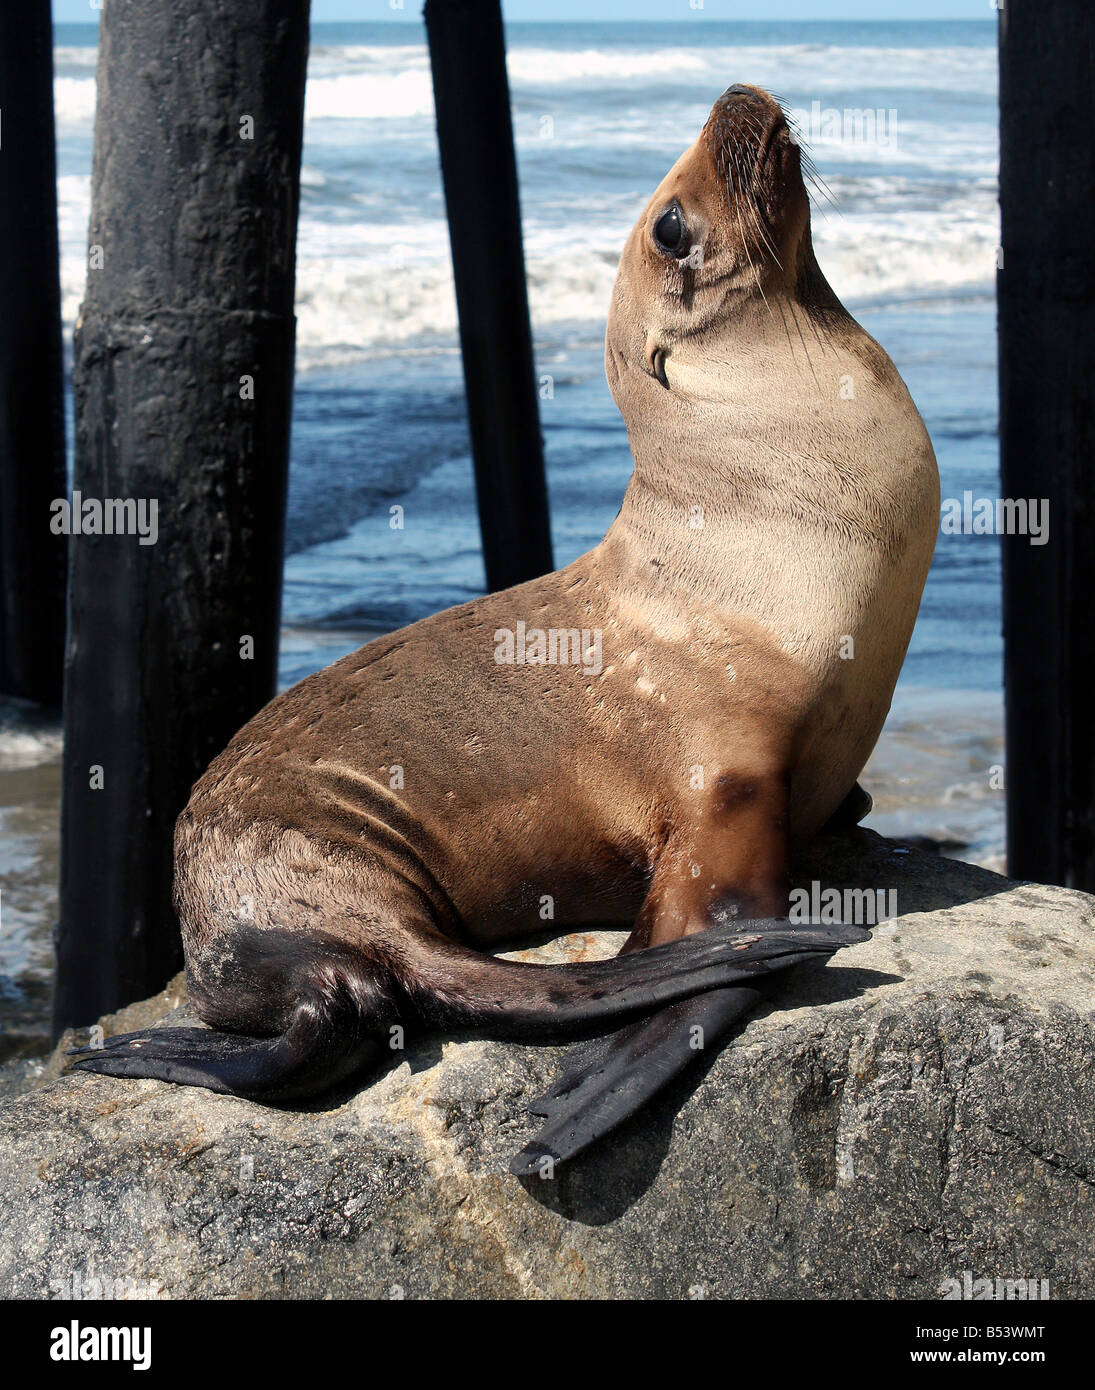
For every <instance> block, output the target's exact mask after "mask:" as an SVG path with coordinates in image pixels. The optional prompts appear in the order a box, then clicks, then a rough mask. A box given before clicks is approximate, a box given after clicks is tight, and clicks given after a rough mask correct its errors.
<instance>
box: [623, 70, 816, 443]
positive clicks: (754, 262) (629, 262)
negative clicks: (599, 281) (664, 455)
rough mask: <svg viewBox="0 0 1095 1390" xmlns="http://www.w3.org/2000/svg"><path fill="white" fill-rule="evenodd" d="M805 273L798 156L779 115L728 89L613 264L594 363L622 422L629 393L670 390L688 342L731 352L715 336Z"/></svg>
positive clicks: (764, 310)
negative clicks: (599, 353) (599, 357)
mask: <svg viewBox="0 0 1095 1390" xmlns="http://www.w3.org/2000/svg"><path fill="white" fill-rule="evenodd" d="M813 272H816V262H815V261H814V258H813V250H812V246H811V241H810V203H809V198H808V196H807V192H806V187H805V184H804V181H803V172H802V152H801V150H800V148H799V145H798V143H797V142H796V140H795V139H794V137H793V134H792V131H791V129H790V127H789V126H788V123H787V118H786V116H785V115H784V112H783V110H782V108H781V106H780V104H779V102H778V101H776V99H775V98H774V97H772V96H770V95H769V94H768V93H767V92H765V91H763V90H762V89H761V88H759V87H749V86H741V85H738V86H733V87H730V88H728V89H727V90H726V91H725V92H724V93H723V94H722V96H721V97H719V99H718V101H716V102H715V105H714V107H713V108H712V110H711V115H710V116H709V118H708V120H707V124H706V125H705V126H704V128H703V130H702V131H701V132H700V135H699V137H698V139H697V140H696V141H695V143H694V144H693V145H692V146H691V147H690V148H689V149H688V150H686V151H685V152H684V154H683V155H681V157H680V159H678V160H677V162H676V164H674V166H673V168H672V169H670V171H669V173H668V174H667V175H666V176H665V178H664V179H663V180H662V182H661V184H660V185H659V186H658V189H657V191H656V192H655V194H654V196H653V197H652V198H651V199H650V201H649V202H648V203H647V205H646V208H645V210H644V211H643V214H642V216H641V217H640V218H639V220H638V222H637V223H636V224H635V227H634V229H633V230H632V232H631V235H630V237H629V238H628V241H627V244H626V246H625V247H624V252H623V255H622V257H621V259H620V268H619V272H618V274H617V278H616V285H615V289H614V291H613V298H612V307H611V310H610V312H609V321H608V333H607V337H606V353H605V365H606V372H607V375H608V381H609V385H610V387H611V388H612V392H613V395H614V396H615V398H616V402H617V404H618V405H619V407H620V409H621V411H622V412H623V414H624V417H625V419H627V418H628V414H629V411H628V403H629V397H630V395H631V394H632V392H633V390H634V389H636V388H638V389H640V390H642V391H643V392H645V391H646V390H647V389H648V388H649V386H650V385H651V384H652V383H657V384H659V385H660V386H661V387H662V388H663V389H671V388H672V386H673V385H674V384H676V383H674V381H673V377H674V367H675V366H677V367H680V366H682V365H684V362H685V359H686V358H687V357H689V356H691V357H692V358H693V359H694V360H695V359H697V358H698V356H699V354H698V353H695V352H689V351H687V349H688V347H689V345H691V346H693V347H695V346H697V345H700V344H702V349H703V352H704V355H705V356H706V357H710V356H711V354H712V351H714V353H715V355H716V356H727V355H729V356H732V355H733V353H732V352H731V351H730V349H729V348H728V346H727V342H726V340H727V339H728V338H732V337H734V336H735V335H737V336H738V337H739V338H742V337H744V334H743V328H744V327H746V326H750V327H752V328H755V327H756V325H757V324H758V322H759V321H760V320H759V317H758V316H759V315H764V316H766V317H768V318H771V317H772V316H773V307H772V302H773V300H780V299H788V298H790V299H794V298H801V297H802V296H803V294H804V293H805V292H806V290H807V287H808V285H809V284H810V283H811V282H812V281H813V279H814V276H813ZM818 279H820V273H818ZM821 283H822V284H823V283H824V282H823V281H822V282H821ZM825 288H826V289H827V286H826V287H825ZM828 294H829V295H830V296H831V294H832V292H831V291H828ZM751 336H754V337H755V334H752V335H751ZM720 349H721V350H720ZM647 399H649V397H647Z"/></svg>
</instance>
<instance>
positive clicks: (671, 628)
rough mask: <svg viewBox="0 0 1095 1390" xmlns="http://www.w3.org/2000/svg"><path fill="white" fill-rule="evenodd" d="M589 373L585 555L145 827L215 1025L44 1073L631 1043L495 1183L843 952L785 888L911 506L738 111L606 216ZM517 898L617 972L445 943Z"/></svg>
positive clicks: (745, 101) (821, 806)
mask: <svg viewBox="0 0 1095 1390" xmlns="http://www.w3.org/2000/svg"><path fill="white" fill-rule="evenodd" d="M605 365H606V372H607V376H608V382H609V385H610V387H611V390H612V393H613V396H614V398H615V400H616V403H617V405H618V406H619V408H620V411H621V413H622V415H623V418H624V420H625V422H626V425H627V431H628V437H629V440H630V444H631V448H632V452H633V454H634V462H635V469H634V475H633V477H632V478H631V481H630V483H629V485H628V488H627V492H626V495H625V497H624V500H623V504H622V507H621V510H620V513H619V515H618V516H617V518H616V520H615V521H614V522H613V524H612V526H611V527H610V529H609V531H608V533H607V535H606V536H605V538H604V540H603V541H602V542H601V544H600V545H598V546H597V547H596V548H595V549H594V550H592V551H591V552H589V553H588V554H587V555H584V556H582V557H581V558H580V559H578V560H577V561H575V562H574V564H572V565H569V566H567V568H565V569H563V570H560V571H558V572H556V573H553V574H549V575H546V576H545V577H543V578H541V579H537V580H534V581H532V582H531V583H526V584H521V585H519V586H517V587H516V588H513V589H509V590H506V591H505V592H502V593H495V594H490V595H488V596H486V597H484V598H480V599H477V600H476V601H475V602H473V603H468V604H465V605H462V606H461V607H458V608H453V609H450V610H448V611H447V612H443V613H440V614H437V615H436V616H434V617H431V618H427V619H425V620H423V621H422V622H418V623H415V624H413V625H412V626H411V627H409V628H406V629H404V630H403V631H401V632H398V633H396V634H394V635H393V636H390V637H385V638H382V639H380V640H378V641H374V642H371V643H369V644H368V645H367V646H365V647H363V648H361V650H359V651H357V652H355V653H354V654H352V655H351V656H347V657H345V658H344V659H343V660H341V661H338V662H336V663H335V664H334V665H333V666H331V667H329V668H328V669H326V670H324V671H320V672H319V673H318V674H316V675H314V676H311V677H309V678H308V679H307V680H305V681H303V682H301V683H300V684H299V685H297V686H295V687H294V688H293V689H291V690H289V691H287V692H286V693H284V694H282V695H280V696H278V697H277V698H276V699H275V700H273V701H272V702H271V703H270V704H269V705H268V706H267V707H266V708H265V709H263V710H262V711H261V712H260V713H259V714H258V715H257V716H256V717H255V718H254V719H253V720H252V721H251V722H250V723H249V724H247V725H246V727H245V728H244V729H242V730H241V731H240V733H239V734H237V736H236V737H235V738H234V739H233V740H232V742H231V743H230V744H229V745H228V747H227V748H226V749H225V751H224V752H223V753H222V754H221V755H220V756H219V757H218V758H216V759H215V761H214V762H213V763H212V764H211V766H210V767H209V769H208V771H207V772H206V773H205V774H204V776H202V777H201V779H200V780H199V781H198V782H197V784H196V785H195V787H194V790H193V794H192V796H191V798H190V802H189V804H188V806H187V807H186V809H185V811H184V812H183V813H182V815H181V816H180V818H179V821H178V826H177V832H176V870H175V899H176V905H177V911H178V917H179V922H180V924H181V927H182V932H183V939H184V943H185V950H186V962H187V976H188V980H189V987H190V997H191V1000H192V1002H193V1005H194V1007H195V1008H196V1010H197V1012H198V1014H199V1015H200V1017H201V1018H202V1019H203V1020H204V1021H205V1022H207V1023H208V1024H210V1025H212V1028H213V1029H215V1030H217V1031H215V1032H209V1031H206V1030H199V1029H194V1030H178V1029H175V1030H158V1031H153V1032H142V1033H136V1034H130V1035H128V1036H126V1037H122V1038H112V1039H110V1040H109V1041H108V1043H107V1045H106V1047H105V1048H103V1049H101V1050H98V1051H89V1052H86V1053H84V1054H82V1055H81V1058H80V1060H79V1062H78V1063H77V1065H78V1066H81V1067H83V1068H84V1069H86V1070H89V1071H95V1072H102V1073H107V1074H111V1075H123V1076H153V1077H160V1078H164V1079H167V1080H172V1081H177V1082H180V1083H183V1084H190V1085H201V1086H207V1087H210V1088H212V1089H214V1090H221V1091H228V1092H232V1093H235V1094H237V1095H242V1096H248V1097H252V1098H255V1099H260V1100H265V1101H274V1102H281V1101H286V1100H292V1099H295V1098H297V1097H301V1096H307V1095H310V1094H312V1093H313V1092H316V1091H318V1090H321V1089H323V1088H325V1087H327V1086H330V1085H332V1084H333V1083H335V1082H337V1081H340V1080H343V1079H345V1078H347V1077H349V1076H351V1075H353V1074H355V1073H357V1072H358V1071H360V1070H361V1069H362V1068H363V1067H364V1066H366V1065H367V1064H369V1063H370V1062H376V1061H377V1060H378V1059H379V1058H380V1057H382V1056H383V1055H386V1054H387V1053H388V1048H389V1043H390V1040H391V1038H392V1037H393V1036H394V1033H393V1030H395V1032H398V1027H402V1026H403V1025H408V1026H410V1027H416V1026H417V1027H431V1028H445V1027H453V1026H457V1025H459V1026H469V1025H470V1026H473V1027H478V1028H483V1029H485V1030H488V1031H491V1032H493V1033H495V1034H498V1035H502V1036H522V1035H535V1034H538V1033H549V1032H550V1033H567V1032H570V1031H573V1030H576V1029H585V1030H589V1029H590V1028H593V1027H597V1026H600V1027H602V1028H603V1027H605V1026H606V1025H607V1024H608V1023H610V1022H612V1021H613V1020H617V1019H627V1018H630V1019H632V1020H635V1019H637V1021H635V1022H632V1023H631V1025H630V1026H629V1027H628V1028H627V1029H625V1030H624V1032H623V1033H621V1034H618V1035H616V1037H615V1039H610V1040H609V1042H608V1043H604V1042H600V1043H597V1044H595V1045H594V1048H593V1050H592V1051H589V1050H586V1051H584V1052H582V1054H581V1058H580V1065H579V1066H578V1067H577V1068H575V1067H573V1066H571V1067H570V1068H568V1070H567V1073H566V1074H565V1075H564V1076H563V1078H562V1079H561V1081H560V1082H559V1084H558V1085H557V1086H555V1087H553V1088H552V1090H551V1091H550V1092H549V1093H548V1095H547V1096H546V1097H544V1098H543V1099H542V1100H541V1101H540V1102H538V1103H537V1106H538V1108H539V1112H540V1113H543V1114H547V1115H548V1116H549V1117H551V1123H550V1124H549V1125H548V1127H547V1129H546V1130H545V1131H544V1134H542V1135H541V1136H540V1139H539V1140H538V1141H536V1142H534V1143H533V1144H532V1145H530V1146H528V1147H527V1148H526V1149H525V1150H524V1151H523V1152H522V1154H521V1155H518V1158H517V1159H516V1160H515V1162H514V1167H513V1170H514V1171H516V1172H529V1171H532V1170H533V1166H534V1165H535V1163H537V1162H538V1161H539V1159H540V1158H541V1157H542V1156H543V1155H549V1156H551V1157H553V1158H556V1159H558V1158H562V1157H567V1156H569V1155H570V1154H572V1153H574V1152H577V1151H578V1150H580V1149H581V1148H582V1147H584V1146H585V1145H586V1144H587V1143H588V1142H590V1141H591V1139H592V1138H594V1137H596V1136H597V1135H598V1134H600V1133H603V1132H605V1130H606V1129H608V1128H611V1127H612V1126H613V1125H615V1124H616V1123H618V1122H619V1120H620V1119H621V1118H622V1117H623V1116H624V1115H626V1114H628V1113H630V1111H632V1110H634V1109H635V1108H636V1106H637V1105H639V1104H641V1103H642V1101H643V1099H644V1098H645V1097H646V1096H647V1095H649V1094H651V1093H652V1092H653V1090H656V1089H657V1088H658V1087H659V1086H660V1085H661V1084H663V1082H664V1080H665V1078H666V1077H667V1076H669V1075H672V1074H675V1072H676V1071H679V1070H680V1069H681V1068H682V1067H683V1066H684V1065H685V1063H686V1062H687V1061H688V1060H689V1058H690V1056H694V1055H695V1054H694V1052H690V1049H689V1047H688V1045H687V1043H685V1042H682V1032H681V1030H682V1027H685V1026H686V1025H687V1026H688V1027H694V1026H695V1023H696V1021H697V1020H699V1021H700V1023H701V1024H702V1026H704V1027H705V1029H706V1030H708V1037H709V1038H710V1036H711V1035H712V1034H714V1035H717V1034H718V1033H720V1032H722V1031H725V1029H726V1028H727V1027H728V1026H729V1025H730V1024H731V1023H732V1022H733V1021H734V1020H735V1019H736V1018H738V1017H740V1015H741V1013H742V1012H743V1011H744V1010H745V1009H747V1008H748V1007H750V1006H751V1005H752V1004H753V1003H755V1002H756V1000H757V998H758V997H759V995H758V994H757V991H756V989H755V988H754V986H756V985H757V984H758V982H760V981H761V979H762V978H763V976H764V975H765V974H768V973H771V972H775V971H779V970H781V969H784V968H786V966H787V965H788V964H789V963H793V962H794V961H795V960H801V959H803V958H806V957H808V956H810V955H828V954H831V953H832V952H833V951H834V950H836V949H837V947H838V946H840V945H842V944H847V943H849V942H852V941H856V940H861V939H863V938H864V935H865V933H863V932H862V931H860V930H858V929H856V928H850V927H845V928H840V927H829V928H816V927H807V928H801V929H799V928H790V927H789V925H788V923H787V922H786V920H785V918H786V914H787V904H788V863H789V857H790V854H791V850H792V848H793V846H794V845H796V844H798V843H801V842H802V841H804V840H807V839H809V837H811V836H812V835H814V834H815V833H816V832H817V830H818V829H819V828H820V827H821V826H822V825H823V824H824V823H825V822H826V821H827V820H828V819H829V818H830V817H832V816H833V815H834V814H835V813H838V812H839V810H840V808H841V806H842V805H844V806H845V807H846V808H847V807H848V806H850V805H852V804H853V803H854V799H855V797H856V796H857V794H858V795H862V794H861V793H857V789H856V777H857V775H858V773H859V771H860V769H861V768H862V767H863V765H864V763H865V762H866V760H867V757H868V755H869V754H870V752H871V749H872V748H873V746H874V743H875V740H876V738H877V736H878V734H879V731H880V730H881V728H882V723H883V720H884V718H885V715H886V712H887V710H888V708H889V704H890V699H891V695H892V692H893V688H894V684H895V682H896V680H897V675H898V671H899V669H900V667H901V663H902V660H903V658H904V654H905V650H906V646H907V644H908V641H909V637H910V634H911V631H912V626H913V622H914V619H915V616H916V612H917V608H918V605H919V601H920V595H921V590H922V588H923V584H924V580H925V576H926V574H927V570H928V565H929V562H930V560H931V555H932V549H933V544H934V537H935V532H936V524H937V518H938V507H939V486H938V477H937V472H936V466H935V459H934V455H933V453H932V448H931V444H930V442H929V439H928V436H927V432H926V431H925V429H924V426H923V424H922V422H921V420H920V417H919V415H918V414H917V411H916V408H915V406H914V405H913V403H912V401H911V399H910V397H909V394H908V392H907V390H906V388H905V386H904V384H903V382H902V381H901V378H900V377H899V376H898V373H897V371H896V370H895V368H894V367H893V364H892V363H891V362H890V359H889V358H888V357H887V356H886V354H885V352H884V351H883V350H882V348H881V347H879V346H878V344H877V343H875V342H874V341H873V340H872V339H871V338H870V337H869V336H868V335H867V333H865V332H864V331H863V329H862V328H860V327H859V325H858V324H857V323H856V322H855V321H854V320H853V319H852V318H851V317H850V316H849V314H848V313H847V312H846V311H845V309H844V308H843V307H842V306H841V304H840V303H839V301H838V300H837V298H836V296H835V295H834V294H833V292H832V290H831V289H830V288H829V286H828V284H827V283H826V281H825V279H824V277H823V275H822V273H821V271H820V270H819V268H818V265H817V262H816V260H815V258H814V252H813V247H812V242H811V237H810V209H809V200H808V197H807V193H806V189H805V186H804V182H803V176H802V171H801V154H800V149H799V146H798V144H797V143H796V141H795V140H794V139H793V138H792V135H791V132H790V131H789V129H788V124H787V121H786V119H785V117H784V113H783V111H782V110H781V108H780V106H779V104H778V103H777V102H776V101H775V100H774V99H773V98H772V97H771V96H769V95H768V94H767V93H765V92H763V91H761V90H760V89H759V88H755V87H745V86H735V87H731V88H730V89H729V90H728V91H727V92H725V93H724V94H723V96H722V97H720V98H719V100H718V101H717V102H716V103H715V105H714V108H713V110H712V112H711V115H710V118H709V120H708V121H707V123H706V125H705V126H704V129H703V131H702V133H701V134H700V136H699V138H698V139H697V140H696V142H695V143H694V144H693V145H692V146H691V148H690V149H688V150H687V151H686V152H685V153H684V154H683V155H682V156H681V158H680V159H679V160H678V161H677V163H676V164H675V165H674V166H673V168H672V169H671V170H670V172H669V173H668V175H667V176H666V178H665V179H664V180H663V182H662V184H661V185H660V186H659V188H658V189H657V191H656V192H655V194H654V196H653V197H652V198H651V200H650V202H649V203H648V205H647V207H646V209H645V211H644V212H643V214H642V216H641V217H640V219H639V221H638V222H637V224H636V226H635V228H634V230H633V231H632V233H631V235H630V237H629V239H628V241H627V244H626V246H625V248H624V252H623V256H622V258H621V261H620V268H619V273H618V276H617V279H616V284H615V289H614V292H613V297H612V304H611V310H610V314H609V319H608V329H607V335H606V351H605ZM548 902H550V904H551V907H552V920H553V922H554V924H555V925H556V926H557V927H558V928H560V929H564V928H571V927H576V926H578V925H580V924H587V923H594V924H615V923H621V922H623V923H628V924H632V923H633V924H634V926H633V931H632V932H631V935H630V937H629V939H628V942H627V944H626V946H625V948H624V951H623V952H622V953H621V955H620V956H618V957H616V958H615V959H613V960H610V961H605V962H599V963H594V964H589V965H580V966H571V967H548V966H534V965H521V964H516V963H511V962H505V961H500V960H496V959H494V958H492V957H490V956H488V955H485V954H483V953H482V952H481V951H480V950H478V949H477V948H482V947H487V946H491V945H493V944H495V943H498V942H500V941H502V940H505V939H513V938H518V937H521V936H522V935H525V934H528V933H530V932H532V931H541V930H542V929H543V927H544V916H543V908H544V904H545V903H548ZM743 919H759V920H757V921H754V922H748V923H747V922H745V921H744V920H743ZM684 1001H687V1002H684ZM652 1011H657V1012H656V1013H653V1016H652ZM534 1108H536V1107H534Z"/></svg>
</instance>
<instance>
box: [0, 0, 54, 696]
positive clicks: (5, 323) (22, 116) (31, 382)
mask: <svg viewBox="0 0 1095 1390" xmlns="http://www.w3.org/2000/svg"><path fill="white" fill-rule="evenodd" d="M52 41H53V40H52V29H51V26H50V7H49V0H20V3H18V4H9V5H4V6H2V7H0V691H3V692H5V693H6V694H9V695H22V696H25V697H27V698H28V699H31V700H39V701H42V702H43V703H46V704H59V703H60V700H61V666H62V660H63V655H64V643H65V537H64V535H63V534H59V533H57V532H54V531H51V530H50V524H49V523H50V503H51V502H52V501H53V500H54V499H55V498H59V497H63V496H64V493H65V433H64V406H63V395H62V368H61V362H62V356H61V290H60V281H59V275H58V257H57V175H56V159H55V153H54V138H53V49H52Z"/></svg>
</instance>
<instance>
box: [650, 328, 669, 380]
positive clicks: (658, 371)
mask: <svg viewBox="0 0 1095 1390" xmlns="http://www.w3.org/2000/svg"><path fill="white" fill-rule="evenodd" d="M646 365H647V370H648V371H649V372H650V375H651V376H652V377H656V378H657V379H658V381H660V382H661V384H662V385H663V386H664V387H665V389H666V390H667V391H668V390H669V379H668V377H667V376H666V374H665V348H664V347H662V345H661V343H660V342H659V341H658V339H657V338H655V336H654V334H653V333H648V334H647V337H646Z"/></svg>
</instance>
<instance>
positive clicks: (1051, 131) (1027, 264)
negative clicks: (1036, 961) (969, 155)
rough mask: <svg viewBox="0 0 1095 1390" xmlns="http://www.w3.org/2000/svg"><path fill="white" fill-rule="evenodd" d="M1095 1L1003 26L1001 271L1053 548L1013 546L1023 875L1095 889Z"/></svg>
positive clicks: (1004, 463)
mask: <svg viewBox="0 0 1095 1390" xmlns="http://www.w3.org/2000/svg"><path fill="white" fill-rule="evenodd" d="M1091 18H1092V17H1091V7H1090V0H1055V3H1054V4H1052V5H1046V4H1043V3H1042V2H1041V0H1007V5H1006V7H1005V8H1004V9H1003V10H1002V12H1001V18H1000V147H1001V161H1000V206H1001V223H1002V244H1003V265H1002V267H1001V269H1000V270H999V272H998V276H997V286H998V294H999V328H1000V446H1001V473H1002V492H1003V494H1004V496H1005V497H1012V498H1019V497H1024V498H1043V499H1046V501H1047V502H1048V507H1049V539H1048V543H1046V544H1045V545H1031V544H1030V540H1029V538H1028V537H1027V536H1023V535H1011V536H1005V537H1004V538H1003V541H1002V544H1003V564H1004V637H1005V656H1004V672H1005V677H1004V685H1005V696H1006V710H1007V714H1006V720H1007V767H1006V778H1007V797H1008V866H1009V871H1010V873H1011V874H1012V876H1013V877H1017V878H1030V879H1036V880H1039V881H1041V882H1047V883H1060V884H1066V885H1068V886H1070V887H1074V888H1081V889H1084V890H1086V891H1087V892H1095V697H1093V694H1092V687H1091V676H1090V672H1091V661H1092V651H1093V649H1095V536H1093V530H1092V528H1093V524H1095V331H1093V327H1092V325H1093V324H1095V255H1093V248H1095V200H1093V199H1092V188H1095V145H1093V142H1092V139H1091V131H1090V124H1091V119H1090V118H1091V109H1092V103H1093V102H1095V50H1093V48H1092V42H1091Z"/></svg>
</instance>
